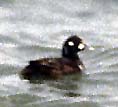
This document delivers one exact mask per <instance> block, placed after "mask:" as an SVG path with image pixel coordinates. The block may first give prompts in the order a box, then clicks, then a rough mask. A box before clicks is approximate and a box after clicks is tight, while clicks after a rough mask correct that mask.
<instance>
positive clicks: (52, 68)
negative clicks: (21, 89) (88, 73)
mask: <svg viewBox="0 0 118 107" xmlns="http://www.w3.org/2000/svg"><path fill="white" fill-rule="evenodd" d="M85 47H86V45H85V44H84V43H83V41H82V39H81V38H79V37H78V36H76V35H74V36H71V37H69V38H68V39H67V40H66V41H65V43H64V44H63V49H62V57H61V58H42V59H38V60H34V61H30V62H29V65H28V66H26V67H25V68H24V69H23V70H22V71H21V75H22V77H23V78H24V79H28V80H31V79H32V78H40V77H46V78H50V79H59V78H60V77H62V76H63V75H66V74H72V73H81V71H82V70H83V69H84V65H83V63H82V62H81V60H80V58H79V56H78V55H77V52H79V51H82V50H84V49H85Z"/></svg>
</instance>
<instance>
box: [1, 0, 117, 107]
mask: <svg viewBox="0 0 118 107" xmlns="http://www.w3.org/2000/svg"><path fill="white" fill-rule="evenodd" d="M71 34H78V35H79V36H80V37H81V38H83V40H84V41H85V42H86V43H87V44H88V45H89V46H92V47H94V50H86V51H84V52H82V53H80V54H79V55H80V57H81V59H82V60H83V63H84V64H85V66H86V70H85V71H84V74H83V75H82V76H80V77H79V76H78V75H77V76H75V75H72V76H68V77H64V78H63V79H62V80H57V81H51V80H50V81H42V82H41V83H40V84H39V83H38V84H31V83H29V82H28V81H24V80H22V79H20V77H19V73H20V71H21V70H22V69H23V68H24V67H25V66H26V65H27V64H28V61H29V60H33V59H37V58H42V57H59V56H60V55H61V46H62V43H63V41H64V40H65V39H66V38H67V37H69V36H70V35H71ZM117 35H118V1H117V0H73V1H72V0H65V1H64V0H1V1H0V74H1V75H0V105H1V107H39V106H41V107H47V106H48V107H60V106H63V107H117V106H118V91H117V90H118V78H117V77H118V72H117V69H118V61H117V57H118V44H117V43H118V36H117Z"/></svg>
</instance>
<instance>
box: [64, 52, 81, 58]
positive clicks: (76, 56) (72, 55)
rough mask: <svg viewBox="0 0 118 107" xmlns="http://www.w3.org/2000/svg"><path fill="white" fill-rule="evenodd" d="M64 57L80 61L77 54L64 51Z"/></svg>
mask: <svg viewBox="0 0 118 107" xmlns="http://www.w3.org/2000/svg"><path fill="white" fill-rule="evenodd" d="M62 56H63V57H64V58H67V59H71V60H79V56H78V55H77V53H66V52H64V51H63V53H62Z"/></svg>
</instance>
